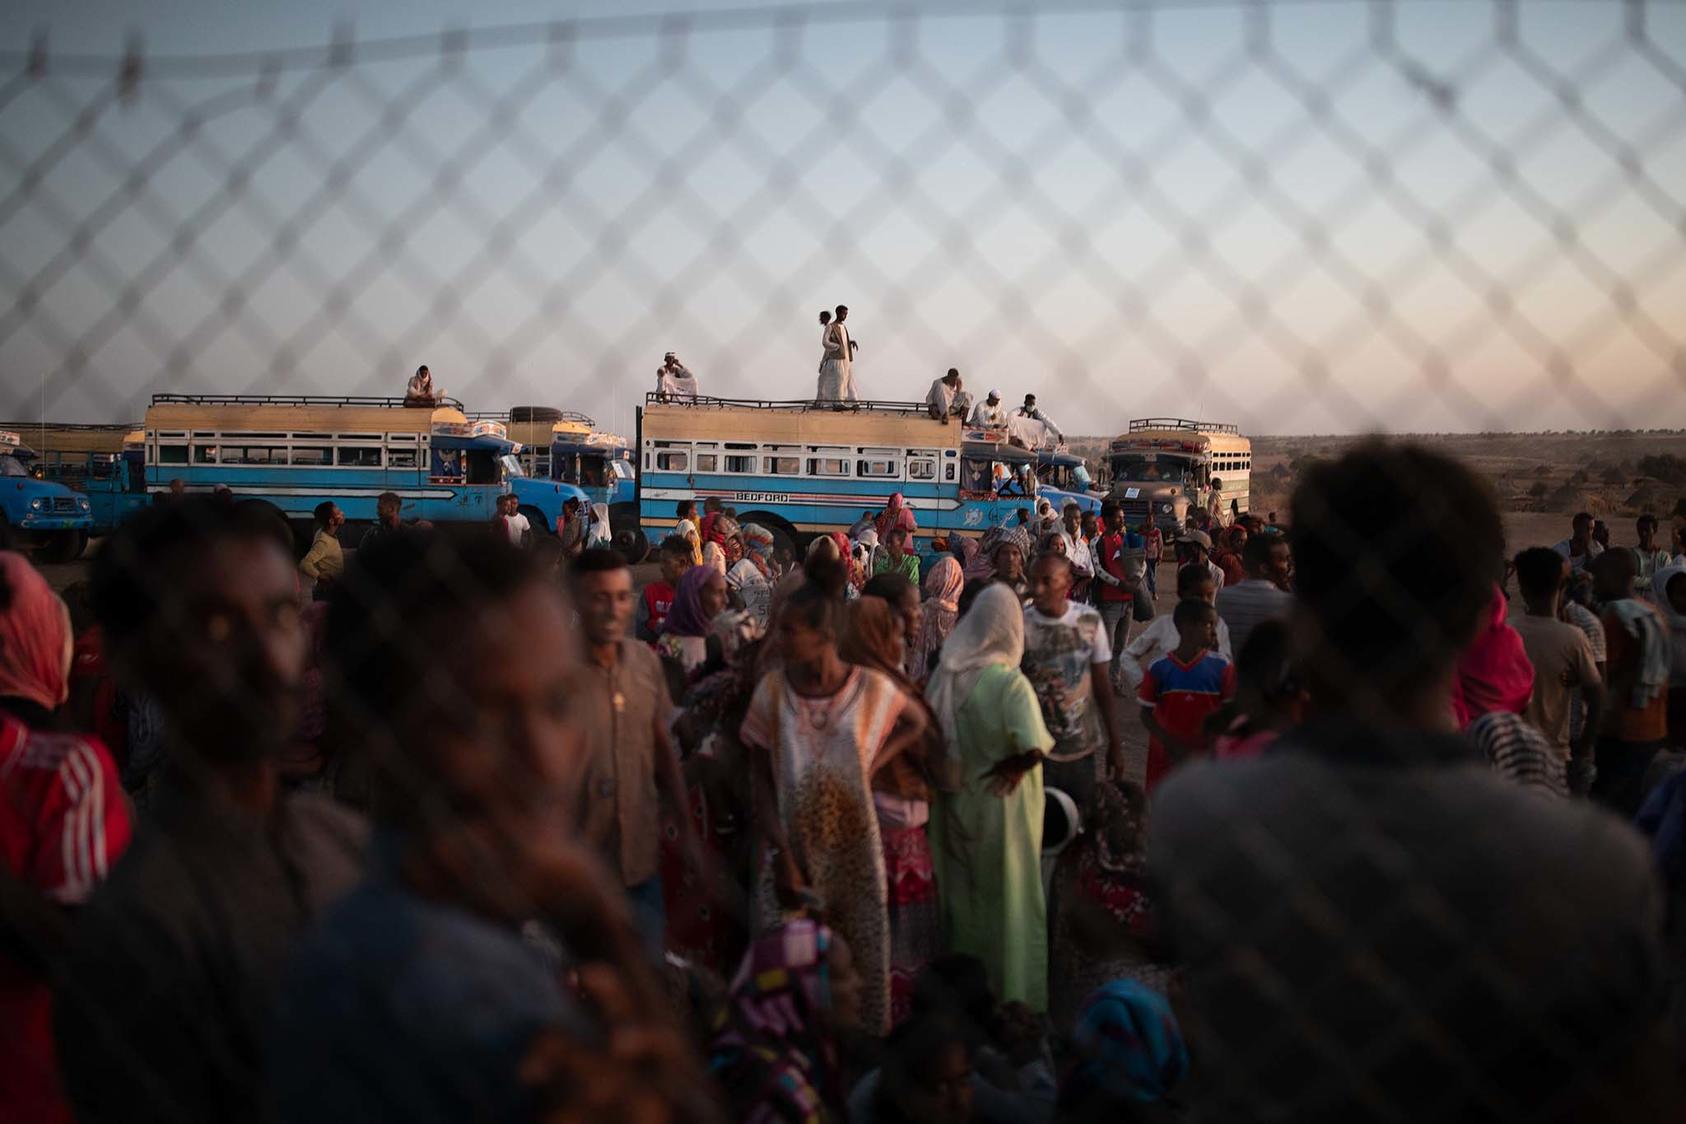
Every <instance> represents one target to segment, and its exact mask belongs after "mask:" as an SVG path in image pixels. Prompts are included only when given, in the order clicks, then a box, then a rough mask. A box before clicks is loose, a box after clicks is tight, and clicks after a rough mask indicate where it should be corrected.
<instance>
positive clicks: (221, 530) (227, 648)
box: [90, 496, 306, 777]
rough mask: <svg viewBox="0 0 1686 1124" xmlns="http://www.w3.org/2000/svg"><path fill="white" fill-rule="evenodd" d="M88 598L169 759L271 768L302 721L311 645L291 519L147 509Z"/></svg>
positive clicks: (218, 508) (104, 561)
mask: <svg viewBox="0 0 1686 1124" xmlns="http://www.w3.org/2000/svg"><path fill="white" fill-rule="evenodd" d="M90 597H91V600H92V603H93V608H94V613H95V616H96V617H97V618H98V620H99V622H100V625H101V626H102V628H103V630H104V635H105V643H106V646H107V647H106V650H107V653H108V655H109V657H110V659H111V661H112V666H113V668H114V670H115V671H116V673H117V676H118V678H119V680H120V681H121V682H122V683H123V684H124V685H125V686H126V687H128V688H129V689H130V690H133V691H139V692H144V693H145V694H146V695H148V696H150V697H151V698H152V699H153V700H154V701H156V702H157V704H158V706H159V709H160V710H161V711H162V713H163V716H164V732H165V746H166V750H167V752H168V756H169V760H170V762H171V763H172V764H173V765H175V766H177V767H178V768H179V769H180V770H181V772H182V773H183V774H184V775H185V776H187V777H194V776H195V775H196V774H203V773H204V772H206V771H212V772H214V771H219V770H222V769H225V768H226V769H235V770H248V769H252V768H258V769H262V768H265V767H270V768H272V767H273V763H274V760H275V757H276V755H277V754H278V753H279V751H280V750H281V749H282V748H284V747H285V746H287V745H288V744H289V743H290V742H291V741H292V737H293V733H294V730H295V728H296V726H297V723H298V715H299V691H300V684H301V682H302V680H303V676H304V668H305V648H306V637H305V630H304V627H303V624H302V622H301V620H300V617H299V599H298V572H297V570H296V569H295V567H294V565H293V553H292V535H291V533H290V532H289V531H288V529H287V525H286V524H285V523H283V522H281V521H280V520H279V519H278V518H276V516H275V515H274V514H273V512H271V511H269V510H268V509H266V508H264V507H261V506H257V505H250V504H236V505H234V506H232V507H231V506H227V505H223V504H218V503H215V502H214V501H212V500H211V499H209V498H208V497H201V496H195V497H189V498H185V499H183V500H181V501H180V502H178V503H174V504H168V505H165V506H163V507H154V508H148V509H147V510H146V511H143V512H140V513H138V514H137V515H135V516H134V517H133V518H132V519H130V520H128V521H127V522H125V523H124V524H123V526H122V527H121V528H119V530H118V531H117V533H116V534H114V535H113V536H111V538H110V539H109V540H107V542H106V544H105V547H104V549H103V550H101V551H100V553H99V555H98V557H97V558H96V560H95V563H94V572H93V578H92V586H91V591H90Z"/></svg>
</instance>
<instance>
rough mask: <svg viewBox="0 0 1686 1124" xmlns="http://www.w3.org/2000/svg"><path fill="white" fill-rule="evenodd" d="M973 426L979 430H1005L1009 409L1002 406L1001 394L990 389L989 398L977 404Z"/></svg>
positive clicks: (973, 411)
mask: <svg viewBox="0 0 1686 1124" xmlns="http://www.w3.org/2000/svg"><path fill="white" fill-rule="evenodd" d="M971 424H972V425H973V426H975V427H977V428H978V429H1004V428H1006V425H1007V407H1005V406H1003V405H1002V404H1001V392H1000V391H999V390H996V389H994V388H993V387H991V388H990V392H989V397H987V398H985V399H984V400H983V401H982V402H979V403H978V404H977V407H976V408H975V409H973V410H972V421H971Z"/></svg>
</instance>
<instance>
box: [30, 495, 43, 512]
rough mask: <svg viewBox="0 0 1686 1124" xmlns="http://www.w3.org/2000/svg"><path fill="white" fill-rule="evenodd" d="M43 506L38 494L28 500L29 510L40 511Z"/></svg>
mask: <svg viewBox="0 0 1686 1124" xmlns="http://www.w3.org/2000/svg"><path fill="white" fill-rule="evenodd" d="M45 506H46V505H45V504H44V503H43V502H42V500H41V497H40V496H36V497H34V498H33V499H31V500H30V501H29V510H31V511H40V510H41V509H42V508H43V507H45Z"/></svg>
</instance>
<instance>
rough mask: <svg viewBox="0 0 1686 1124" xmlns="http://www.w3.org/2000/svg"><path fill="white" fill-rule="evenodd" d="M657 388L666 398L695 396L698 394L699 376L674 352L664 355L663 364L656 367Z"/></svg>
mask: <svg viewBox="0 0 1686 1124" xmlns="http://www.w3.org/2000/svg"><path fill="white" fill-rule="evenodd" d="M656 390H657V391H658V392H659V393H660V394H661V396H662V397H663V398H664V399H668V398H695V397H696V396H697V376H695V375H693V374H692V373H691V372H690V371H689V370H687V369H686V368H685V364H683V363H681V362H679V357H678V356H676V355H674V354H673V352H671V351H670V352H668V353H667V354H666V355H664V356H662V365H661V366H660V367H657V368H656Z"/></svg>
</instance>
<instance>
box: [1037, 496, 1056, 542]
mask: <svg viewBox="0 0 1686 1124" xmlns="http://www.w3.org/2000/svg"><path fill="white" fill-rule="evenodd" d="M1036 520H1037V522H1038V523H1040V524H1041V533H1042V534H1047V533H1048V532H1050V531H1054V530H1058V529H1059V525H1060V515H1059V512H1057V511H1055V510H1054V505H1053V504H1052V503H1051V502H1049V500H1048V499H1047V498H1046V497H1044V498H1042V499H1039V500H1037V501H1036Z"/></svg>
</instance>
